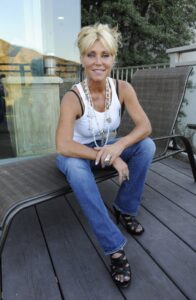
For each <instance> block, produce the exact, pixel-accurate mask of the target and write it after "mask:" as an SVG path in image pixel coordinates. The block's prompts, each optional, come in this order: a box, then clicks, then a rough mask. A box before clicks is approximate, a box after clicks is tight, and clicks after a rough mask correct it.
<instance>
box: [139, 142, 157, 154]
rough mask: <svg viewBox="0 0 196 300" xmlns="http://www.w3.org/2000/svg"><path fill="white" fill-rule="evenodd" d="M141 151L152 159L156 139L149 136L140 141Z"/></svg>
mask: <svg viewBox="0 0 196 300" xmlns="http://www.w3.org/2000/svg"><path fill="white" fill-rule="evenodd" d="M140 151H142V153H144V154H145V155H146V156H147V157H149V158H151V159H152V158H153V156H154V154H155V151H156V146H155V143H154V141H153V140H152V139H151V138H149V137H148V138H145V139H144V140H142V141H141V142H140Z"/></svg>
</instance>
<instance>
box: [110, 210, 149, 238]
mask: <svg viewBox="0 0 196 300" xmlns="http://www.w3.org/2000/svg"><path fill="white" fill-rule="evenodd" d="M113 208H114V213H115V217H116V223H117V224H119V223H120V217H121V219H122V224H123V225H124V226H125V228H126V230H127V232H129V233H130V234H133V235H141V234H142V233H143V232H144V228H143V227H142V225H141V224H140V223H139V222H138V220H137V219H136V218H135V217H132V216H130V215H126V214H122V213H121V212H120V211H119V210H117V209H116V207H115V206H114V207H113Z"/></svg>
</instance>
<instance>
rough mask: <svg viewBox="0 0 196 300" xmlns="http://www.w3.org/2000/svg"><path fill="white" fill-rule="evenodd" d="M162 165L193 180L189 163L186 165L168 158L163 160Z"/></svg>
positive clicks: (178, 160) (183, 162)
mask: <svg viewBox="0 0 196 300" xmlns="http://www.w3.org/2000/svg"><path fill="white" fill-rule="evenodd" d="M161 163H162V164H164V165H166V166H168V167H170V168H171V167H172V169H174V170H176V171H178V172H180V173H183V174H185V175H186V176H189V177H191V178H193V174H192V171H191V166H190V164H189V163H187V162H186V161H182V160H180V159H176V158H174V157H168V158H166V159H163V160H162V161H161Z"/></svg>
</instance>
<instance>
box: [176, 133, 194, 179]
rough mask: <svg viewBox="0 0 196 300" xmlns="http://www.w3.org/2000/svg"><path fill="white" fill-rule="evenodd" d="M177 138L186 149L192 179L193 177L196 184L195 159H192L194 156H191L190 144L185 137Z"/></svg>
mask: <svg viewBox="0 0 196 300" xmlns="http://www.w3.org/2000/svg"><path fill="white" fill-rule="evenodd" d="M179 138H180V139H181V140H182V142H183V144H184V145H185V149H186V152H187V154H188V158H189V162H190V165H191V169H192V173H193V177H194V180H195V182H196V163H195V158H194V154H193V149H192V147H191V144H190V142H189V140H188V139H187V138H186V137H184V136H179Z"/></svg>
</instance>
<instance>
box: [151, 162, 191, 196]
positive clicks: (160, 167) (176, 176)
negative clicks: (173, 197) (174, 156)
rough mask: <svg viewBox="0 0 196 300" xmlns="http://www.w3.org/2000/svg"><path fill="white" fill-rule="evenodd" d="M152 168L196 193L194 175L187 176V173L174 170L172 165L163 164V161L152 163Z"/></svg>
mask: <svg viewBox="0 0 196 300" xmlns="http://www.w3.org/2000/svg"><path fill="white" fill-rule="evenodd" d="M151 170H152V171H154V172H155V173H156V174H159V175H161V176H162V177H165V178H167V179H168V180H170V181H171V182H174V183H175V184H178V185H179V186H181V187H183V188H184V189H185V190H187V191H189V192H191V193H193V194H194V195H196V184H195V181H194V178H193V176H192V177H189V176H186V175H185V174H183V173H180V172H179V171H177V170H174V169H172V168H171V167H168V166H166V165H165V164H162V163H161V162H156V163H154V164H152V166H151Z"/></svg>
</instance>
